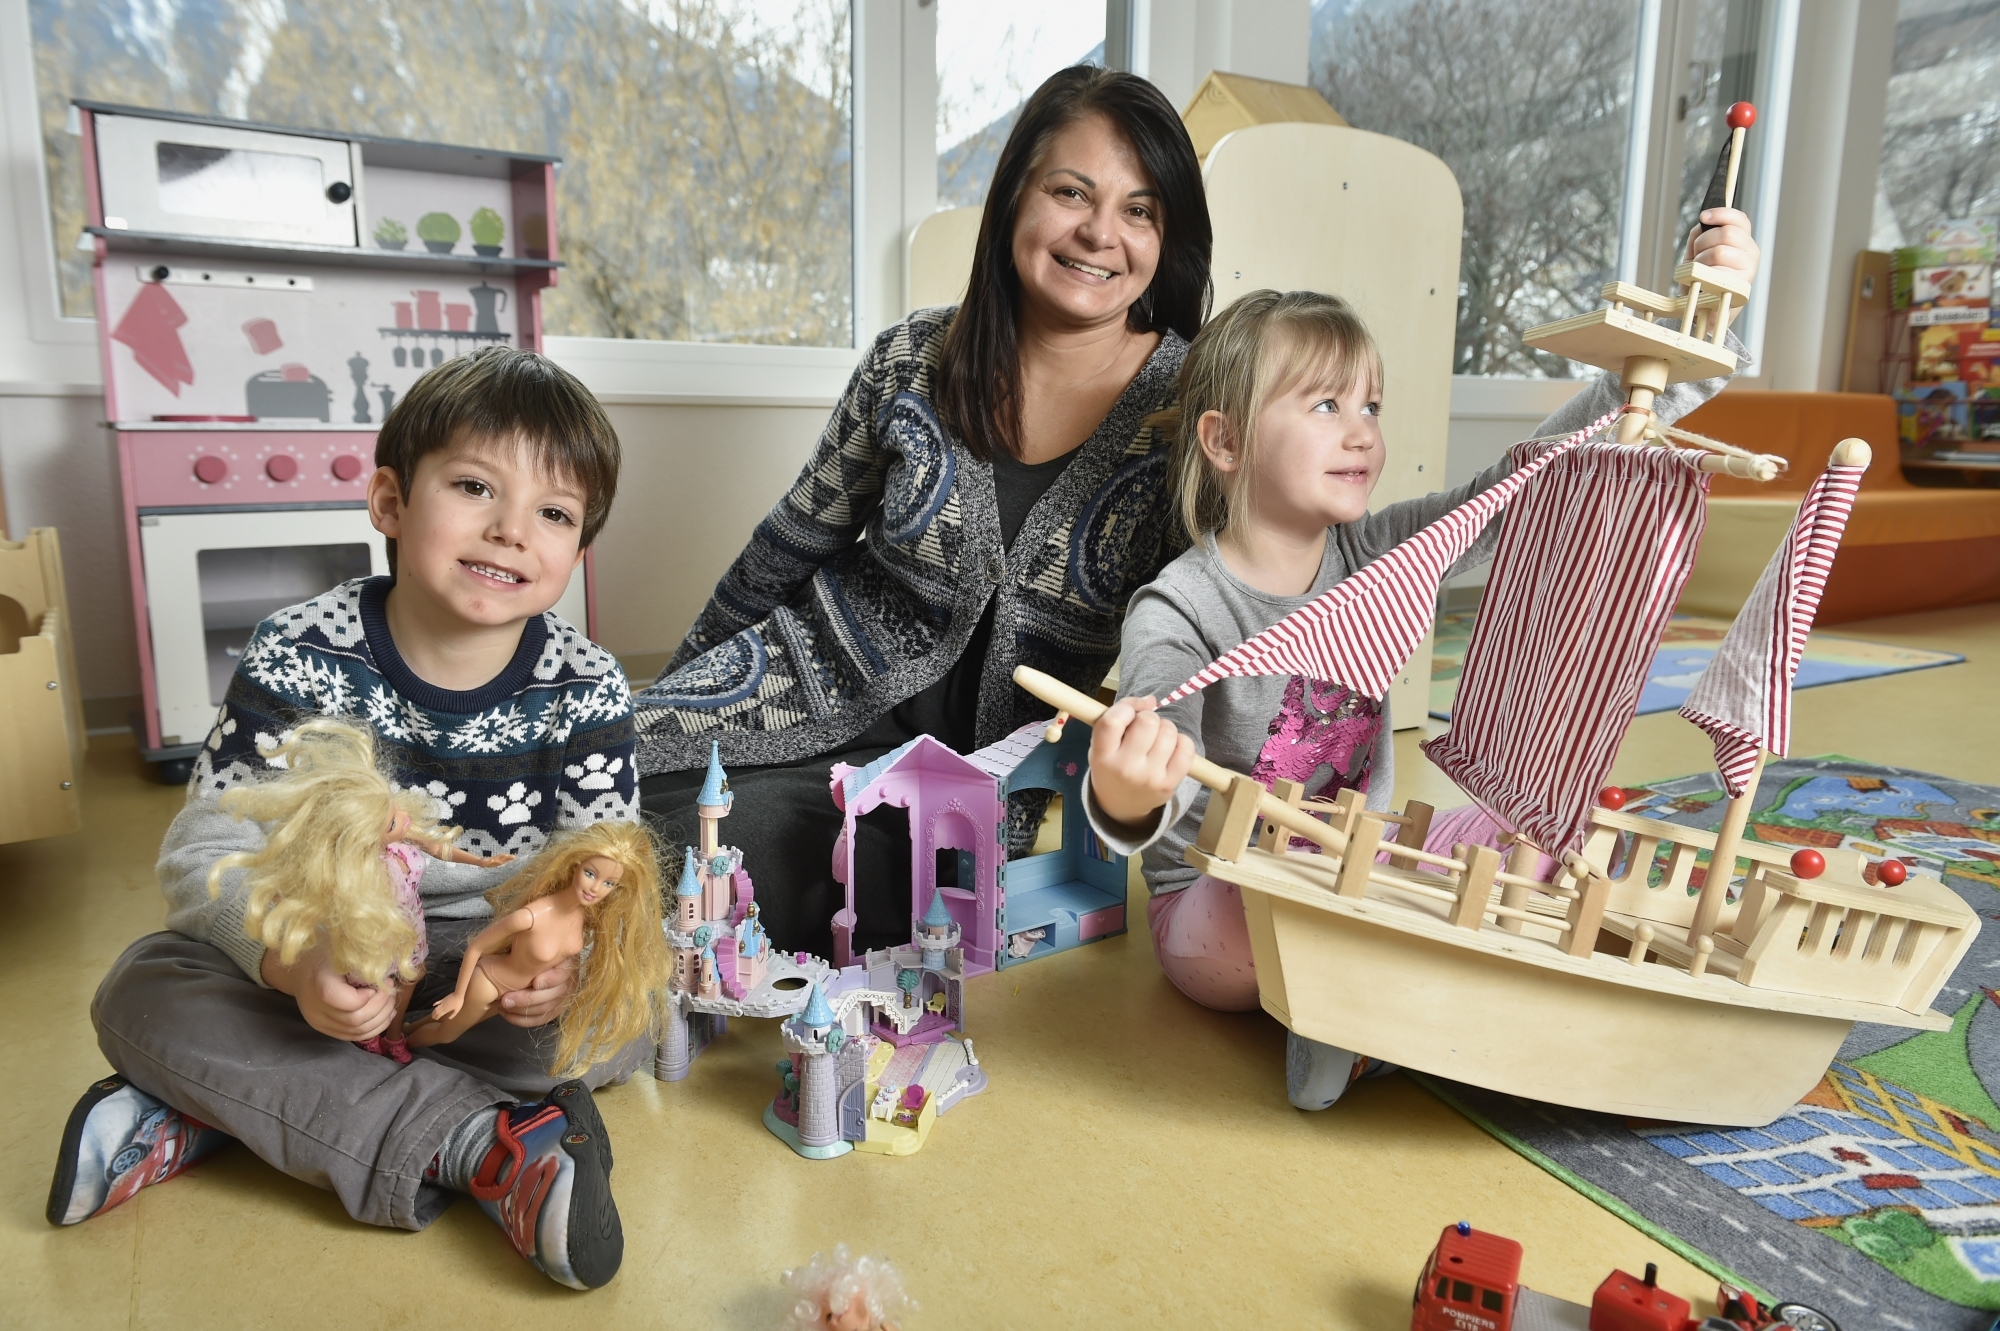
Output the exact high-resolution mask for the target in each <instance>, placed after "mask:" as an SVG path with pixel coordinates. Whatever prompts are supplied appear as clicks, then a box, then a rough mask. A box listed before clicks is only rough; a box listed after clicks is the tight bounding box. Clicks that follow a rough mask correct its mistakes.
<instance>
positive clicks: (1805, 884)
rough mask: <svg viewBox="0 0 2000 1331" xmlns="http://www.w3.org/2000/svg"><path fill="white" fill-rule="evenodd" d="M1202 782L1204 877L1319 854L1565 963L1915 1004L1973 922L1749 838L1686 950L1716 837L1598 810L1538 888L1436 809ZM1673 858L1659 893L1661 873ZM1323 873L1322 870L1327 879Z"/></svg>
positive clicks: (1094, 705)
mask: <svg viewBox="0 0 2000 1331" xmlns="http://www.w3.org/2000/svg"><path fill="white" fill-rule="evenodd" d="M1015 679H1016V681H1017V682H1019V683H1021V684H1022V686H1023V687H1024V688H1027V689H1028V690H1029V691H1030V692H1032V693H1034V694H1035V695H1036V696H1038V697H1041V698H1043V699H1044V700H1045V701H1047V702H1049V703H1051V704H1052V705H1054V706H1057V707H1060V708H1063V709H1065V710H1066V711H1069V712H1072V713H1074V714H1075V715H1076V716H1077V717H1079V718H1080V719H1082V720H1084V721H1086V722H1091V721H1095V720H1096V719H1097V718H1098V717H1100V716H1102V715H1103V712H1104V705H1103V704H1102V703H1099V702H1097V701H1096V700H1095V699H1092V698H1088V697H1086V696H1085V695H1083V694H1081V693H1079V692H1077V691H1076V690H1074V689H1071V688H1069V687H1068V686H1066V685H1063V684H1062V683H1060V682H1059V681H1056V680H1053V679H1050V678H1049V677H1048V676H1045V675H1041V674H1040V673H1039V672H1036V671H1032V670H1029V669H1027V668H1026V667H1023V668H1022V669H1020V670H1017V671H1016V672H1015ZM1192 775H1193V776H1194V777H1195V778H1196V779H1197V780H1199V781H1200V782H1201V783H1202V784H1203V785H1206V786H1208V787H1209V789H1210V791H1211V794H1210V796H1209V800H1208V807H1207V810H1206V812H1205V813H1204V815H1203V818H1202V822H1201V828H1200V830H1199V832H1198V833H1197V835H1196V837H1195V844H1194V846H1193V847H1191V848H1190V850H1189V853H1188V858H1189V860H1190V862H1192V863H1194V864H1195V865H1196V867H1198V868H1200V867H1204V866H1205V865H1206V863H1207V862H1208V861H1209V860H1219V861H1229V862H1234V861H1239V860H1241V859H1243V857H1244V856H1245V855H1247V854H1249V853H1250V852H1251V849H1252V847H1253V846H1254V847H1255V848H1256V849H1257V850H1258V851H1259V852H1262V853H1268V854H1271V855H1274V856H1279V857H1285V856H1289V855H1294V854H1300V853H1304V854H1312V855H1323V856H1325V857H1326V858H1327V859H1329V860H1330V861H1332V863H1330V864H1329V866H1328V867H1329V868H1330V869H1331V870H1332V873H1331V875H1330V879H1331V887H1332V891H1333V893H1334V894H1335V895H1337V896H1342V897H1350V898H1358V897H1364V896H1368V895H1371V894H1373V895H1377V896H1383V895H1386V894H1396V895H1397V896H1400V897H1402V898H1404V899H1416V900H1419V901H1426V902H1430V903H1433V906H1432V909H1435V908H1436V907H1438V906H1442V907H1443V909H1444V912H1445V917H1446V918H1447V919H1448V920H1449V921H1450V922H1451V923H1452V924H1453V925H1456V926H1457V927H1459V928H1463V929H1468V930H1473V931H1478V930H1480V929H1482V928H1484V927H1485V926H1486V924H1487V923H1488V922H1489V921H1490V922H1491V923H1492V924H1493V925H1494V926H1495V927H1497V928H1500V929H1503V930H1506V931H1507V932H1509V933H1515V934H1525V935H1531V936H1534V937H1542V938H1545V939H1546V940H1547V941H1548V942H1550V943H1552V944H1553V945H1554V946H1556V947H1558V948H1560V949H1561V950H1562V951H1563V952H1564V953H1567V954H1568V955H1569V956H1572V957H1588V956H1590V955H1591V954H1592V953H1593V952H1595V951H1597V950H1598V949H1599V941H1600V935H1601V934H1602V933H1603V932H1605V931H1607V930H1608V931H1610V932H1611V933H1613V934H1615V935H1617V936H1618V937H1620V938H1621V939H1623V940H1624V941H1625V944H1626V957H1625V959H1626V960H1627V961H1629V962H1630V963H1631V964H1633V965H1635V966H1636V965H1642V964H1655V965H1661V966H1666V967H1669V968H1672V969H1677V970H1681V971H1685V972H1686V973H1688V974H1689V975H1692V976H1694V977H1697V978H1699V977H1702V976H1704V975H1712V976H1713V977H1715V979H1716V980H1720V981H1728V982H1736V983H1741V984H1744V985H1747V986H1750V987H1752V988H1760V989H1771V990H1782V991H1785V992H1789V993H1798V994H1817V995H1823V996H1826V997H1829V998H1844V999H1856V1000H1863V1001H1869V1002H1879V1003H1886V1004H1893V1005H1894V1006H1897V1007H1901V1008H1903V1009H1904V1010H1906V1011H1910V1012H1922V1011H1924V1010H1925V1009H1926V1008H1928V1007H1929V1006H1930V1003H1931V1001H1932V999H1934V998H1935V997H1936V996H1937V991H1938V989H1939V987H1940V986H1942V985H1943V983H1944V980H1945V978H1946V977H1947V976H1949V975H1950V974H1951V971H1952V968H1953V967H1954V966H1956V965H1957V963H1958V960H1959V958H1961V957H1962V956H1963V955H1964V954H1965V951H1966V949H1967V948H1969V947H1970V946H1971V944H1972V937H1973V935H1974V933H1976V932H1977V929H1978V924H1979V920H1978V916H1977V914H1976V913H1975V912H1974V911H1973V910H1972V908H1971V907H1970V906H1968V905H1966V904H1965V903H1964V902H1963V901H1961V900H1959V898H1958V897H1957V896H1956V895H1955V894H1953V893H1952V892H1951V891H1950V889H1948V888H1946V887H1945V886H1944V885H1943V884H1942V883H1940V882H1938V881H1937V880H1936V879H1935V878H1930V877H1925V876H1920V875H1915V874H1912V875H1911V876H1910V877H1909V878H1908V879H1907V880H1906V881H1905V882H1904V883H1903V884H1902V885H1900V886H1898V887H1896V888H1893V889H1891V888H1886V887H1881V886H1876V885H1872V884H1870V883H1869V882H1867V880H1866V879H1865V878H1864V877H1863V874H1862V867H1863V864H1864V861H1863V859H1862V857H1861V856H1860V855H1859V854H1858V853H1856V852H1852V851H1839V850H1829V851H1827V852H1826V853H1825V859H1826V864H1827V868H1826V872H1824V873H1823V874H1822V875H1820V876H1819V877H1818V878H1815V879H1811V880H1807V879H1801V878H1799V877H1797V876H1795V875H1793V874H1792V873H1790V872H1787V870H1788V869H1789V867H1790V861H1791V855H1792V849H1793V848H1791V847H1783V846H1770V845H1765V844H1763V843H1761V842H1754V841H1739V842H1738V843H1737V844H1736V845H1735V847H1734V848H1733V849H1734V854H1733V855H1731V856H1730V857H1729V860H1730V862H1729V865H1728V866H1726V867H1722V868H1719V869H1718V868H1715V867H1713V866H1711V869H1710V872H1721V873H1724V874H1727V875H1728V876H1729V877H1730V878H1731V879H1732V880H1733V879H1734V878H1736V877H1737V872H1736V868H1735V866H1736V863H1737V861H1739V860H1741V861H1744V862H1745V863H1746V865H1747V867H1746V868H1745V870H1744V871H1743V872H1742V874H1741V878H1742V889H1741V894H1740V897H1739V899H1738V900H1737V901H1736V902H1735V903H1733V905H1732V906H1728V907H1725V909H1724V913H1723V914H1722V915H1721V916H1720V917H1719V918H1718V920H1717V922H1716V923H1717V927H1716V928H1715V930H1714V931H1713V932H1712V933H1702V934H1698V935H1697V936H1696V937H1695V941H1694V943H1693V944H1692V945H1690V944H1689V943H1688V942H1687V941H1686V939H1687V937H1688V934H1689V930H1690V922H1691V921H1692V920H1693V918H1694V915H1695V912H1696V906H1697V900H1698V899H1697V898H1695V897H1692V896H1690V895H1689V894H1688V888H1689V885H1690V883H1691V881H1692V874H1693V871H1694V867H1695V861H1696V858H1697V853H1698V852H1700V851H1703V850H1706V851H1710V852H1711V853H1712V852H1714V851H1715V849H1716V845H1717V840H1718V838H1717V835H1716V834H1715V833H1713V832H1705V831H1702V830H1701V829H1699V828H1693V827H1685V826H1682V825H1680V824H1678V823H1668V822H1663V821H1661V820H1659V819H1654V818H1644V817H1639V816H1636V815H1633V814H1626V813H1621V812H1619V811H1617V810H1614V809H1608V808H1602V807H1600V808H1597V809H1593V810H1592V811H1591V815H1590V822H1589V831H1588V832H1587V833H1586V836H1585V840H1584V847H1583V850H1582V851H1581V852H1576V851H1571V852H1567V853H1565V854H1564V855H1563V856H1561V858H1560V859H1559V861H1558V863H1557V869H1556V871H1555V873H1554V874H1552V875H1551V876H1549V877H1548V878H1547V879H1544V878H1541V877H1538V876H1536V875H1535V873H1534V872H1533V869H1534V868H1535V866H1536V864H1537V863H1538V859H1539V857H1540V854H1541V852H1540V851H1539V850H1537V849H1536V848H1535V847H1534V846H1532V845H1530V844H1528V843H1527V842H1526V841H1524V840H1519V839H1516V841H1515V842H1514V844H1513V845H1512V846H1511V847H1510V849H1509V851H1508V853H1507V855H1506V856H1505V858H1504V861H1503V857H1502V855H1501V852H1500V851H1498V850H1495V849H1494V848H1493V847H1491V846H1470V847H1468V846H1463V845H1461V846H1457V847H1454V848H1453V853H1452V854H1450V855H1441V854H1438V853H1437V852H1435V851H1428V850H1425V849H1423V847H1422V842H1423V839H1424V836H1425V834H1426V833H1427V832H1428V830H1429V828H1430V823H1431V817H1432V810H1431V808H1430V806H1429V805H1426V804H1422V803H1418V802H1414V801H1413V802H1411V803H1410V804H1408V805H1406V806H1405V807H1404V810H1403V812H1402V813H1400V814H1392V813H1380V812H1372V811H1370V810H1369V809H1368V808H1367V807H1366V797H1365V796H1363V795H1361V794H1360V793H1358V792H1356V791H1351V790H1348V791H1342V792H1341V793H1340V794H1339V795H1338V796H1337V797H1336V798H1334V799H1332V800H1308V799H1305V798H1304V796H1303V790H1302V789H1301V787H1299V786H1298V785H1297V784H1296V783H1293V782H1289V781H1279V782H1276V783H1274V786H1273V788H1272V789H1271V790H1268V791H1267V790H1265V789H1264V787H1263V786H1262V785H1260V784H1259V783H1258V782H1256V781H1255V780H1253V779H1252V778H1250V777H1247V776H1244V775H1242V774H1240V773H1237V772H1231V771H1229V770H1227V769H1226V768H1222V767H1219V766H1217V765H1216V764H1214V763H1211V762H1207V761H1206V760H1198V761H1197V763H1196V766H1195V768H1194V769H1193V771H1192ZM1295 841H1304V842H1306V843H1308V844H1307V845H1306V846H1305V847H1300V846H1297V845H1295ZM1621 851H1622V854H1621V853H1620V852H1621ZM1663 851H1664V864H1663V865H1662V874H1661V882H1660V883H1659V885H1657V886H1654V885H1652V883H1651V875H1652V870H1653V868H1654V866H1655V865H1656V864H1661V859H1662V852H1663ZM1328 877H1329V876H1328V875H1321V874H1315V875H1313V879H1314V881H1320V882H1325V881H1327V880H1328ZM1711 966H1712V967H1713V969H1712V970H1711Z"/></svg>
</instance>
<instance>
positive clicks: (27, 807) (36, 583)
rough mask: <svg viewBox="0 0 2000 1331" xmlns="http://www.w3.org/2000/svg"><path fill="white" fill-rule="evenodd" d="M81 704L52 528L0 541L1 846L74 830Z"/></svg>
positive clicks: (78, 816) (78, 811)
mask: <svg viewBox="0 0 2000 1331" xmlns="http://www.w3.org/2000/svg"><path fill="white" fill-rule="evenodd" d="M83 750H84V736H83V699H82V697H81V695H80V694H79V693H78V691H77V683H76V651H75V648H74V647H73V646H72V645H71V642H70V627H69V597H68V594H67V593H66V592H65V591H64V588H63V572H62V547H61V545H60V543H59V542H58V541H57V539H56V531H55V528H53V527H36V528H34V529H32V530H31V531H29V533H28V539H27V540H25V541H6V540H0V754H5V755H6V758H5V761H0V842H8V841H28V840H33V839H35V838H37V837H46V836H60V835H62V834H63V833H65V832H74V831H76V830H77V828H79V827H81V826H82V825H83V811H82V805H81V802H80V801H79V799H78V796H77V782H78V781H79V780H80V779H81V777H82V775H83Z"/></svg>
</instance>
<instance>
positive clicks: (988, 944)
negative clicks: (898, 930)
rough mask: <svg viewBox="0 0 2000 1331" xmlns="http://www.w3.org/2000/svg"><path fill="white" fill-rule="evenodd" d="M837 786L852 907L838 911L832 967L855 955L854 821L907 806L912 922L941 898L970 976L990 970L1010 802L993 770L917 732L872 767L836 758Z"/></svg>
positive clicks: (842, 859)
mask: <svg viewBox="0 0 2000 1331" xmlns="http://www.w3.org/2000/svg"><path fill="white" fill-rule="evenodd" d="M831 784H832V790H833V802H834V804H835V805H836V806H838V807H839V809H840V811H841V813H842V814H843V815H844V818H843V819H842V825H841V831H840V839H839V840H838V841H836V842H835V843H834V847H833V876H834V878H835V879H836V880H838V881H839V882H841V883H844V884H846V885H847V905H846V906H845V907H843V908H842V909H841V910H840V911H838V912H837V913H836V914H835V915H834V917H833V958H834V965H836V966H851V965H853V964H854V963H855V961H856V960H857V958H856V957H855V955H854V926H855V920H856V917H855V912H854V820H855V819H857V818H859V817H861V815H863V814H865V813H867V812H869V811H870V810H871V809H875V808H878V807H879V806H881V805H884V804H889V805H893V806H895V807H897V808H901V809H908V810H909V811H910V896H911V900H912V903H913V904H915V905H916V909H913V911H912V922H913V923H915V922H917V921H916V914H917V911H918V910H921V909H923V908H926V907H928V905H929V903H930V901H931V900H932V898H933V897H934V896H935V897H936V898H937V899H939V900H941V901H942V902H943V903H944V910H945V912H946V913H947V914H949V915H950V917H951V919H952V921H953V922H954V923H955V924H956V925H957V926H958V928H959V931H960V936H961V938H962V940H963V941H962V944H961V946H962V947H963V948H964V950H965V969H966V972H967V973H968V974H971V975H978V974H981V973H983V972H986V971H990V970H992V969H993V958H994V954H995V953H997V952H998V951H999V950H1000V946H1001V944H1000V865H1001V863H1002V861H1003V860H1004V859H1005V858H1006V853H1007V848H1006V846H1005V845H1004V844H1003V843H1002V841H1001V837H1002V835H1003V834H1004V832H1005V822H1006V816H1007V804H1006V799H1005V797H1004V795H1003V794H1002V793H1001V791H1000V790H999V788H998V787H997V786H996V784H995V782H994V778H993V774H992V773H990V772H988V771H986V770H985V769H984V768H981V767H979V766H978V765H977V764H975V763H972V762H970V761H968V760H967V759H965V758H962V757H960V756H959V755H958V754H957V753H955V752H953V751H952V750H951V749H949V748H947V747H946V746H945V745H943V744H940V743H938V742H937V741H936V740H934V739H932V738H931V737H930V736H929V735H919V736H917V737H916V738H915V739H913V740H911V741H910V742H909V743H908V744H905V745H903V746H902V747H901V748H897V749H891V750H890V751H889V752H888V753H885V754H883V755H882V756H881V757H880V758H877V759H876V760H875V761H874V762H872V763H869V764H868V765H867V766H865V767H849V766H848V765H847V764H846V763H835V764H834V767H833V780H832V783H831ZM918 903H920V904H918Z"/></svg>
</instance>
